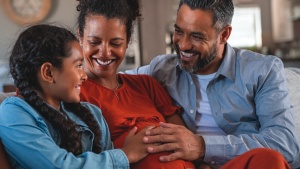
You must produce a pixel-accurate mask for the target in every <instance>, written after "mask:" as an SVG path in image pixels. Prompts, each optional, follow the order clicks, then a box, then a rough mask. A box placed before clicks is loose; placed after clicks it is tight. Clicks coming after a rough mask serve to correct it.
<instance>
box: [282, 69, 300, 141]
mask: <svg viewBox="0 0 300 169" xmlns="http://www.w3.org/2000/svg"><path fill="white" fill-rule="evenodd" d="M285 74H286V80H287V85H288V90H289V95H290V98H291V102H292V104H293V107H294V119H295V123H296V131H297V132H298V136H300V69H299V68H285Z"/></svg>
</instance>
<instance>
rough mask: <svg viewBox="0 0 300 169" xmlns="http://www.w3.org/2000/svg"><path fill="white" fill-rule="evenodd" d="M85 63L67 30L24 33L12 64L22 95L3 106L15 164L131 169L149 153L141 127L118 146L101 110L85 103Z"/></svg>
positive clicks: (0, 115)
mask: <svg viewBox="0 0 300 169" xmlns="http://www.w3.org/2000/svg"><path fill="white" fill-rule="evenodd" d="M82 64H83V56H82V50H81V48H80V46H79V43H78V41H77V39H76V37H75V36H74V35H73V34H72V33H71V32H70V31H68V30H66V29H63V28H59V27H55V26H51V25H36V26H32V27H30V28H28V29H26V30H25V31H24V32H22V33H21V34H20V36H19V38H18V39H17V41H16V43H15V45H14V47H13V50H12V53H11V56H10V62H9V66H10V73H11V75H12V77H13V78H14V83H15V85H16V87H17V88H18V93H19V95H20V96H19V97H8V98H7V99H5V100H4V101H3V102H2V104H1V107H0V137H1V140H2V143H3V145H4V147H5V150H6V152H7V153H8V155H9V158H10V162H11V164H12V166H13V168H43V169H45V168H68V169H70V168H72V169H75V168H78V169H79V168H80V169H82V168H88V169H91V168H129V163H134V162H137V161H138V160H140V159H141V158H143V157H145V156H146V155H147V153H146V151H145V149H146V146H145V145H143V143H142V136H143V135H144V133H142V132H140V133H138V134H135V132H136V129H133V130H131V131H130V134H129V136H128V137H127V139H126V141H125V144H124V146H123V147H122V148H121V149H113V145H112V142H111V141H110V134H109V130H108V127H107V124H106V122H105V120H104V119H103V116H102V114H101V111H100V109H99V108H98V107H96V106H93V105H91V104H89V103H80V102H79V101H80V97H79V94H80V87H81V85H82V83H83V82H84V81H86V79H87V76H86V74H85V72H84V70H83V67H82Z"/></svg>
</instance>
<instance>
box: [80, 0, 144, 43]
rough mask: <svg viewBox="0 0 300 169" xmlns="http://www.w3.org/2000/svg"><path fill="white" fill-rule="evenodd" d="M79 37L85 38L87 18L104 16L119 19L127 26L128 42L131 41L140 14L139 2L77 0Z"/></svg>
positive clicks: (125, 0)
mask: <svg viewBox="0 0 300 169" xmlns="http://www.w3.org/2000/svg"><path fill="white" fill-rule="evenodd" d="M77 1H79V4H78V6H77V8H76V9H77V11H79V15H78V18H77V22H78V29H79V34H80V35H79V36H83V33H84V28H85V24H86V18H87V17H88V16H89V15H103V16H105V17H106V18H108V19H111V18H117V19H120V20H121V21H123V22H124V24H125V25H126V35H127V42H130V41H131V35H132V33H133V27H134V24H135V23H136V19H137V17H139V16H141V14H140V10H139V8H140V4H139V0H77Z"/></svg>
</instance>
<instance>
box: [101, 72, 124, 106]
mask: <svg viewBox="0 0 300 169" xmlns="http://www.w3.org/2000/svg"><path fill="white" fill-rule="evenodd" d="M117 82H118V85H117V87H115V88H114V89H111V88H109V87H107V86H105V85H103V84H101V83H99V84H100V85H101V86H103V87H105V88H107V89H109V90H111V91H112V92H114V94H115V96H116V97H117V99H118V100H120V98H119V96H118V94H117V93H116V90H117V89H118V88H119V87H120V83H119V80H118V75H117Z"/></svg>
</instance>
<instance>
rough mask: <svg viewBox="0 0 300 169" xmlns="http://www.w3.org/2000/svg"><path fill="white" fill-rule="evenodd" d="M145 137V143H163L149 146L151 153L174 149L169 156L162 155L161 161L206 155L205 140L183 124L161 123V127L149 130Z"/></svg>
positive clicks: (194, 158)
mask: <svg viewBox="0 0 300 169" xmlns="http://www.w3.org/2000/svg"><path fill="white" fill-rule="evenodd" d="M145 135H146V136H145V137H144V138H143V141H144V143H162V144H158V145H155V146H154V145H152V146H148V148H147V150H148V152H149V153H157V152H162V151H173V153H171V154H169V155H167V156H161V157H160V161H164V162H166V161H173V160H176V159H184V160H188V161H193V160H198V159H201V158H203V157H204V155H205V142H204V139H203V138H202V137H201V136H197V135H195V134H193V133H192V132H191V131H190V130H188V129H187V128H185V127H184V126H181V125H175V124H170V123H160V127H157V128H154V129H150V130H147V131H146V132H145Z"/></svg>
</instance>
